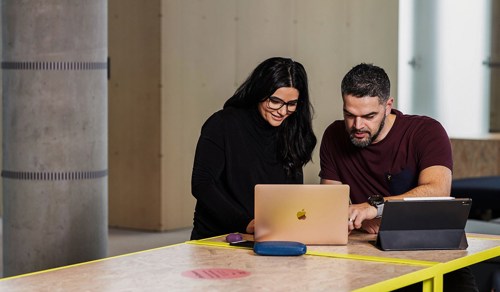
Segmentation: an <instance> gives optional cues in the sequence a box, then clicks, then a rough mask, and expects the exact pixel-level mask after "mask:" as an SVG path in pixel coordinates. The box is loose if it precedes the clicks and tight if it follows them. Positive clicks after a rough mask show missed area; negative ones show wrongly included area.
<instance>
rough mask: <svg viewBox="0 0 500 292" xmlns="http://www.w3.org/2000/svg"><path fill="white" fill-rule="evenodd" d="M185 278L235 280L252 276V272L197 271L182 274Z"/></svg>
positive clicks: (234, 270) (213, 269) (227, 270)
mask: <svg viewBox="0 0 500 292" xmlns="http://www.w3.org/2000/svg"><path fill="white" fill-rule="evenodd" d="M182 275H183V276H184V277H189V278H194V279H234V278H242V277H246V276H248V275H250V272H247V271H243V270H237V269H217V268H212V269H196V270H190V271H185V272H182Z"/></svg>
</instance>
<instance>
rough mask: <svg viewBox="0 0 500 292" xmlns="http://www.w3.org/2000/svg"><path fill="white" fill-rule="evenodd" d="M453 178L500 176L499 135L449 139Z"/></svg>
mask: <svg viewBox="0 0 500 292" xmlns="http://www.w3.org/2000/svg"><path fill="white" fill-rule="evenodd" d="M451 145H452V149H453V161H454V166H453V178H454V179H457V178H466V177H479V176H492V175H500V135H490V136H488V137H485V138H482V139H451Z"/></svg>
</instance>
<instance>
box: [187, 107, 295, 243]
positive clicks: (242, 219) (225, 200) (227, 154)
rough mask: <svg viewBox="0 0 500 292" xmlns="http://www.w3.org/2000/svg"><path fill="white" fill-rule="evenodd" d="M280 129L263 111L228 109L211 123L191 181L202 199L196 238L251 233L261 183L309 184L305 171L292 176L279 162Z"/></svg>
mask: <svg viewBox="0 0 500 292" xmlns="http://www.w3.org/2000/svg"><path fill="white" fill-rule="evenodd" d="M277 130H278V128H277V127H273V126H271V125H270V124H269V123H268V122H267V121H266V120H264V118H262V116H261V115H260V113H259V112H258V110H257V108H252V109H239V108H232V107H228V108H225V109H223V110H220V111H218V112H216V113H215V114H213V115H212V116H211V117H210V118H209V119H208V120H207V121H206V122H205V124H204V125H203V127H202V129H201V135H200V138H199V140H198V145H197V147H196V155H195V159H194V166H193V175H192V179H191V192H192V194H193V196H194V197H195V198H196V199H197V202H196V208H195V213H194V222H193V225H194V228H193V232H192V234H191V239H200V238H206V237H211V236H216V235H222V234H227V233H230V232H242V233H245V232H246V227H247V225H248V223H250V221H251V220H252V219H253V217H254V187H255V185H256V184H293V183H295V184H299V183H303V175H302V172H300V174H299V175H298V176H297V177H294V178H292V177H287V175H286V172H285V170H284V168H283V166H282V164H281V163H279V162H278V160H277V156H278V155H277V147H276V137H277Z"/></svg>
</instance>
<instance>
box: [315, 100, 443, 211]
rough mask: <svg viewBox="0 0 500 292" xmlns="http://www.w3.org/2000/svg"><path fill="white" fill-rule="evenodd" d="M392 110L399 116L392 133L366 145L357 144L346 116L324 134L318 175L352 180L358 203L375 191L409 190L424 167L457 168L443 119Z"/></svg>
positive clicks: (329, 178) (353, 191)
mask: <svg viewBox="0 0 500 292" xmlns="http://www.w3.org/2000/svg"><path fill="white" fill-rule="evenodd" d="M392 113H393V114H395V115H396V120H395V122H394V124H393V126H392V128H391V130H390V131H389V133H388V134H387V136H386V137H385V138H384V139H383V140H382V141H380V142H378V143H376V144H371V145H369V146H367V147H365V148H359V147H356V146H354V145H353V144H352V142H351V141H350V139H349V134H348V133H347V131H346V129H345V123H344V121H335V122H334V123H332V124H331V125H330V126H328V128H327V129H326V130H325V133H324V134H323V139H322V141H321V148H320V160H321V171H320V174H319V176H320V177H321V178H322V179H328V180H335V181H340V182H342V183H343V184H348V185H349V186H350V189H351V200H352V202H353V203H354V204H359V203H363V202H366V201H367V199H368V197H369V196H371V195H374V194H381V195H383V196H393V195H399V194H402V193H405V192H406V191H408V190H410V189H412V188H414V187H416V186H417V183H418V176H419V173H420V172H421V171H422V170H423V169H425V168H427V167H430V166H434V165H442V166H445V167H448V168H449V169H450V170H452V169H453V159H452V152H451V144H450V139H449V138H448V135H447V134H446V131H445V130H444V128H443V126H442V125H441V124H440V123H439V122H438V121H436V120H434V119H432V118H429V117H425V116H416V115H403V114H402V113H401V112H400V111H397V110H394V109H393V110H392ZM443 195H445V194H443Z"/></svg>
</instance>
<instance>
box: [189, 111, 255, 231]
mask: <svg viewBox="0 0 500 292" xmlns="http://www.w3.org/2000/svg"><path fill="white" fill-rule="evenodd" d="M225 165H226V159H225V132H224V121H223V117H222V113H221V112H219V113H216V114H214V115H212V117H210V118H209V119H208V120H207V122H206V123H205V124H204V125H203V127H202V131H201V135H200V138H199V140H198V144H197V147H196V154H195V159H194V166H193V173H192V179H191V192H192V194H193V196H194V197H195V198H196V199H197V204H198V205H199V207H200V208H203V213H204V216H203V218H199V219H200V220H202V221H203V222H202V224H203V225H205V226H206V227H208V228H210V229H213V230H230V232H234V231H240V232H245V230H246V227H247V225H248V223H249V222H250V220H251V219H252V218H249V217H248V216H247V215H246V214H245V212H244V210H242V208H241V207H240V206H238V203H237V202H236V201H235V199H234V198H235V196H234V194H229V193H228V192H227V190H226V189H225V188H224V185H223V182H222V181H223V180H222V176H223V174H224V169H225ZM214 225H216V226H214ZM235 228H236V229H237V230H234V229H235Z"/></svg>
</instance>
